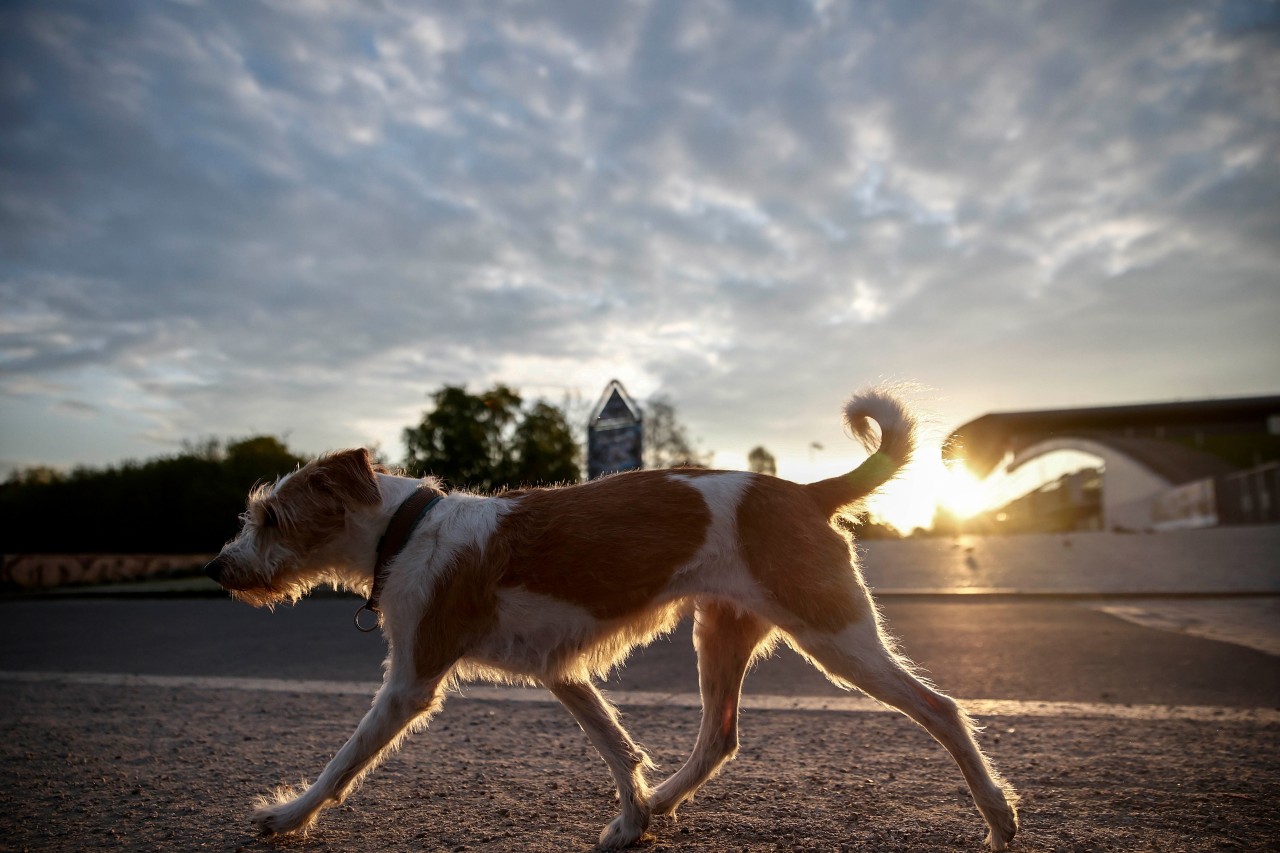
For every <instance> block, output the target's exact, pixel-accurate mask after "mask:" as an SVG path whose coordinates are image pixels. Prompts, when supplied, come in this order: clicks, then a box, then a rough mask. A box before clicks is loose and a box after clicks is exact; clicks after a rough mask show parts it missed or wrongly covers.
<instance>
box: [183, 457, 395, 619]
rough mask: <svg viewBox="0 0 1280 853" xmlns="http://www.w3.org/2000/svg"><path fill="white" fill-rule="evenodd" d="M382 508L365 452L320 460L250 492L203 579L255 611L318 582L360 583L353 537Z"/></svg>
mask: <svg viewBox="0 0 1280 853" xmlns="http://www.w3.org/2000/svg"><path fill="white" fill-rule="evenodd" d="M381 503H382V496H381V493H380V492H379V489H378V479H377V475H376V474H375V472H374V469H373V466H372V464H371V463H370V460H369V453H368V451H366V450H364V449H363V448H361V449H359V450H343V451H339V452H337V453H331V454H328V455H325V456H321V457H320V458H319V459H316V460H314V461H311V462H308V463H307V464H306V465H304V466H302V467H301V468H299V469H298V470H297V471H294V472H293V473H292V474H289V475H287V476H285V477H282V478H281V479H279V480H277V481H276V482H275V484H274V485H270V486H259V487H257V488H255V489H254V490H253V491H252V492H250V493H249V506H248V508H247V509H246V510H245V512H244V515H243V516H241V519H242V521H243V525H242V526H241V528H240V532H239V534H237V535H236V538H235V539H233V540H231V541H230V542H228V543H227V544H226V545H224V546H223V548H222V552H221V553H220V554H218V556H217V558H216V559H214V560H213V562H211V563H209V565H207V566H205V573H206V574H208V575H209V577H211V578H213V579H214V580H216V581H217V582H218V583H219V584H221V585H222V586H223V588H224V589H227V590H228V591H230V593H231V594H232V596H234V597H235V598H238V599H240V600H241V601H246V602H248V603H250V604H253V605H254V606H262V605H266V606H271V605H273V604H276V603H277V602H280V601H286V600H287V601H297V600H298V599H299V598H301V597H302V596H303V595H305V594H306V593H307V592H308V591H309V590H310V589H311V588H312V587H314V586H316V585H317V584H321V583H335V584H339V583H342V584H351V583H356V584H358V583H360V582H362V580H367V578H362V577H361V576H360V575H359V573H358V572H356V571H355V568H356V567H355V563H356V561H357V560H358V559H359V557H360V556H361V555H360V554H358V553H356V549H357V548H358V546H359V545H360V544H362V542H363V539H364V538H366V537H364V536H360V535H356V534H358V533H359V532H360V531H361V530H362V529H363V528H364V527H365V526H367V525H362V524H361V522H362V521H363V522H367V521H368V520H369V519H370V518H372V517H374V516H376V510H377V508H378V507H379V506H380V505H381Z"/></svg>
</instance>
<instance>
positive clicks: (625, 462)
mask: <svg viewBox="0 0 1280 853" xmlns="http://www.w3.org/2000/svg"><path fill="white" fill-rule="evenodd" d="M643 453H644V415H643V414H642V413H641V411H640V407H639V406H637V405H636V403H635V401H634V400H632V399H631V396H630V395H629V394H628V393H627V389H625V388H623V387H622V383H621V382H619V381H618V380H616V379H614V380H611V381H610V382H609V384H608V385H606V386H605V389H604V393H603V394H601V395H600V400H599V402H597V403H596V405H595V408H594V409H592V410H591V417H590V418H589V419H588V421H587V478H588V479H590V480H594V479H595V478H596V477H599V476H602V475H604V474H616V473H618V472H619V471H631V470H633V469H636V468H640V467H642V466H643V464H644V463H643V460H644V456H643Z"/></svg>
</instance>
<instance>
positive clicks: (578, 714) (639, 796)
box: [548, 682, 653, 850]
mask: <svg viewBox="0 0 1280 853" xmlns="http://www.w3.org/2000/svg"><path fill="white" fill-rule="evenodd" d="M548 689H550V690H551V692H552V693H554V694H555V697H556V698H557V699H559V700H560V702H561V703H562V704H563V705H564V706H565V707H566V708H568V709H569V713H571V714H573V718H574V719H575V720H577V721H578V725H580V726H582V730H583V731H584V732H586V733H587V737H588V738H589V739H590V740H591V743H592V744H593V745H594V746H595V748H596V749H597V750H599V752H600V755H601V757H602V758H604V763H605V764H607V765H609V771H610V772H611V773H612V774H613V780H614V783H615V784H617V786H618V798H619V800H621V802H622V814H620V815H619V816H618V817H617V818H616V819H615V820H614V821H613V823H611V824H609V825H608V826H606V827H605V828H604V831H603V832H602V833H600V841H599V846H600V848H601V849H602V850H619V849H621V848H623V847H627V846H629V845H631V844H634V843H635V842H636V840H637V839H639V838H640V836H641V835H643V834H644V831H645V829H646V828H647V827H648V826H649V814H650V808H649V785H648V783H647V782H646V781H645V777H644V771H645V768H651V767H653V762H652V761H650V760H649V756H648V755H647V754H646V753H645V751H644V749H643V748H641V747H640V746H639V745H638V744H636V742H635V741H633V740H632V739H631V736H630V735H628V734H627V732H626V730H625V729H623V728H622V724H621V723H619V722H618V712H617V711H616V710H615V709H614V707H613V706H612V705H610V704H609V703H608V701H606V700H605V698H604V697H603V696H601V695H600V691H599V690H596V688H595V687H594V686H593V685H591V684H587V683H585V682H562V683H560V684H550V685H548Z"/></svg>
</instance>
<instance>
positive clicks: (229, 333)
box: [0, 0, 1280, 462]
mask: <svg viewBox="0 0 1280 853" xmlns="http://www.w3.org/2000/svg"><path fill="white" fill-rule="evenodd" d="M1274 10H1275V7H1274V5H1271V4H1264V3H1224V4H1219V5H1216V6H1215V5H1205V4H1199V3H1162V4H1126V3H1114V4H1037V3H1026V4H1015V5H1010V4H1007V3H986V2H969V3H963V4H942V5H938V6H919V7H916V6H908V5H906V4H899V3H875V2H865V3H849V4H825V3H800V2H797V3H767V4H761V3H727V2H726V3H700V4H696V5H689V4H678V3H671V2H653V3H641V4H598V3H587V2H584V3H578V4H555V5H551V6H537V5H524V4H513V5H511V6H510V7H490V6H486V7H485V8H483V9H481V8H478V7H473V6H469V5H466V4H462V5H456V6H430V7H423V6H421V5H420V4H411V3H389V4H384V5H382V6H379V8H378V9H377V10H376V11H374V10H373V7H369V6H366V5H365V4H359V3H341V2H335V3H308V4H277V3H267V4H256V5H251V6H242V5H237V4H191V5H185V4H165V5H156V4H148V3H130V2H122V3H113V4H111V6H110V7H109V8H108V7H103V6H101V5H100V4H93V3H87V2H69V0H59V2H52V3H30V4H10V5H9V6H7V7H6V9H5V10H4V11H3V12H0V16H2V19H0V31H2V32H3V33H4V35H3V40H4V43H3V50H0V109H3V112H4V115H5V116H6V119H7V121H6V124H7V125H8V126H9V127H10V128H11V131H10V132H8V133H6V134H4V135H3V137H0V257H3V260H2V261H0V299H2V300H3V302H4V305H5V312H4V315H5V316H4V320H3V322H2V323H0V394H4V395H6V396H5V397H4V399H8V400H10V401H13V400H17V399H18V395H22V397H21V398H22V399H23V400H24V401H25V402H24V403H23V406H24V407H26V408H24V411H26V412H29V413H30V414H29V423H31V424H38V423H42V422H44V421H51V419H56V418H58V417H61V416H62V415H64V414H71V413H67V412H66V406H65V405H63V404H61V403H60V401H64V400H68V399H74V400H76V401H78V402H79V403H82V404H83V405H84V406H86V407H94V408H96V409H97V410H98V411H99V412H101V413H102V417H104V418H107V417H111V416H112V413H113V412H114V413H116V414H117V415H119V418H120V422H121V423H125V422H127V423H130V424H135V423H137V424H141V426H139V427H138V428H137V429H136V431H135V435H137V436H143V435H145V436H148V438H146V439H143V438H138V439H137V442H138V443H137V445H136V446H137V447H138V448H139V449H138V450H137V451H135V455H145V454H146V453H147V452H148V451H147V450H146V448H148V447H152V446H159V445H155V444H154V442H155V441H156V440H157V439H158V437H164V436H167V437H169V438H168V439H166V440H168V441H170V442H172V443H176V442H178V441H180V440H181V439H182V438H188V437H191V436H193V435H205V434H210V433H213V434H220V435H231V434H243V433H245V432H246V431H249V430H254V431H269V432H286V431H287V432H289V433H290V435H292V436H294V439H293V440H294V441H295V442H296V443H297V444H299V445H300V446H301V447H303V448H305V449H309V450H319V449H322V448H324V447H330V446H338V445H344V444H352V443H356V442H360V441H370V440H378V441H381V442H382V443H383V444H384V446H387V447H388V449H389V450H391V451H392V455H395V453H398V452H399V449H398V447H394V448H393V447H391V445H393V444H394V442H395V441H396V440H397V437H398V426H397V424H399V425H404V424H407V423H409V422H411V420H412V419H414V418H416V417H417V415H418V413H419V411H420V409H421V407H422V406H423V405H424V404H425V395H426V394H427V392H429V391H430V390H432V389H433V388H435V387H438V386H439V385H440V384H441V383H443V382H464V381H470V382H472V383H473V384H477V385H478V384H482V383H484V382H489V381H497V380H502V379H506V380H508V381H510V378H511V377H513V376H514V377H519V378H520V379H521V381H522V382H524V383H527V386H528V387H530V388H539V387H541V388H546V389H548V393H551V394H553V395H554V394H555V393H556V389H559V388H562V387H564V386H567V385H573V386H574V387H575V388H577V389H578V390H579V392H580V393H581V394H583V395H585V396H587V397H593V396H594V394H595V393H596V392H597V390H598V388H597V386H603V384H604V382H605V381H606V380H607V379H609V378H612V377H613V376H619V377H620V378H622V379H624V381H627V382H628V385H629V386H630V387H631V389H632V390H633V391H634V392H636V393H638V394H640V395H641V396H644V395H646V394H647V393H650V392H652V391H656V390H660V389H661V390H664V391H666V392H667V393H669V394H670V395H671V396H672V397H673V398H674V399H676V400H677V401H678V402H679V403H680V405H681V409H682V411H683V412H684V413H685V415H686V417H687V418H688V419H689V420H690V421H691V422H692V423H693V425H694V427H695V432H697V433H699V434H702V435H703V436H704V438H705V439H706V441H707V443H708V444H710V445H712V446H713V447H715V448H717V449H722V450H726V451H731V452H737V451H745V448H746V447H749V446H753V445H755V444H758V443H761V442H764V443H766V444H772V445H774V446H776V445H778V444H781V443H788V442H789V443H791V444H795V445H796V446H797V447H800V448H803V447H805V446H807V444H808V443H809V442H810V441H812V440H815V439H821V440H823V441H824V442H833V441H838V440H839V439H838V432H837V431H838V420H837V418H836V416H835V415H833V414H832V413H833V412H835V411H836V409H837V406H838V403H839V400H840V398H841V397H842V396H843V395H844V394H845V393H847V392H848V391H849V390H851V389H852V387H853V386H856V385H859V384H863V383H864V382H865V381H868V380H874V379H876V378H877V377H880V376H887V377H892V378H915V379H921V380H923V381H924V382H926V383H927V384H930V385H933V386H935V387H938V388H945V389H950V390H949V391H948V392H946V399H948V400H950V402H946V403H944V404H943V408H944V415H945V416H949V417H952V418H957V419H958V418H961V417H972V416H974V415H977V414H981V413H982V412H983V411H986V410H988V409H989V408H994V407H997V406H1003V407H1019V406H1022V405H1027V406H1031V405H1068V404H1072V403H1076V402H1079V403H1091V402H1102V401H1109V400H1129V399H1131V398H1134V397H1138V398H1147V399H1150V398H1159V397H1175V396H1187V395H1192V396H1194V395H1200V394H1209V393H1213V394H1218V393H1221V394H1233V393H1262V392H1266V391H1273V390H1274V383H1273V380H1272V379H1270V378H1269V377H1271V376H1274V374H1275V368H1276V367H1280V364H1278V359H1277V356H1276V353H1275V349H1274V344H1273V343H1272V342H1271V338H1272V334H1271V333H1270V332H1269V331H1268V329H1273V328H1274V327H1275V325H1276V322H1275V321H1276V320H1277V319H1280V317H1277V302H1278V300H1277V299H1276V295H1275V289H1274V277H1273V275H1272V274H1271V273H1270V272H1269V271H1270V270H1274V268H1275V263H1276V261H1277V257H1276V255H1277V252H1278V251H1280V250H1278V249H1277V248H1276V244H1275V240H1274V234H1276V233H1277V232H1278V231H1280V221H1277V220H1278V218H1280V212H1278V211H1280V208H1277V207H1276V205H1275V204H1274V203H1272V199H1274V198H1275V196H1276V190H1277V183H1280V181H1278V177H1280V176H1278V175H1277V168H1276V163H1277V150H1276V148H1277V142H1276V139H1277V138H1280V137H1278V136H1277V134H1276V128H1277V124H1278V120H1280V109H1278V108H1277V107H1276V105H1275V103H1274V102H1273V101H1274V99H1269V98H1267V97H1265V93H1267V92H1268V91H1270V90H1273V89H1274V88H1275V86H1274V85H1271V84H1275V83H1277V82H1280V60H1278V59H1277V57H1278V56H1280V51H1277V50H1276V48H1277V47H1278V46H1280V45H1278V44H1277V41H1278V40H1280V36H1278V32H1280V31H1278V29H1277V15H1276V14H1275V11H1274ZM1117 363H1121V364H1123V365H1124V369H1123V370H1114V369H1110V370H1109V369H1107V368H1106V365H1114V364H1117ZM1170 364H1172V365H1174V367H1171V366H1170ZM87 376H99V377H100V376H109V377H111V382H110V383H109V384H110V387H111V389H112V391H111V394H110V395H106V394H103V395H101V396H94V394H93V393H92V390H91V389H90V393H88V394H84V393H82V392H83V391H84V390H85V389H84V388H83V387H82V386H84V385H85V384H86V379H85V377H87ZM33 383H45V384H47V385H49V386H60V387H63V388H65V387H75V388H76V389H77V393H76V395H75V396H74V397H70V396H68V395H67V393H66V392H65V391H64V390H55V389H53V388H52V387H51V390H49V391H47V392H41V393H40V394H36V395H35V396H32V391H31V389H32V388H34V387H37V386H36V385H35V384H33ZM40 400H43V401H44V403H43V409H41V408H40V406H41V404H40V403H39V401H40ZM88 411H89V410H88V409H84V410H80V411H79V412H77V413H75V414H74V416H75V417H77V418H79V419H80V420H82V421H83V420H85V418H86V415H87V413H88ZM41 419H44V421H42V420H41ZM26 422H27V421H24V423H26ZM148 442H151V444H148ZM118 446H119V445H112V449H113V450H114V449H115V448H116V447H118ZM32 447H34V445H31V444H30V443H24V439H23V438H22V437H20V436H19V437H6V439H5V445H4V448H3V451H2V452H0V456H3V457H4V458H6V459H23V458H30V457H32V456H33V455H34V454H35V453H36V451H35V450H33V449H30V448H32ZM24 448H27V449H24ZM735 449H736V450H735ZM39 452H40V453H50V452H55V451H50V450H49V449H47V448H43V449H41V450H40V451H39ZM103 452H106V451H105V450H103ZM56 453H58V454H61V458H60V459H55V460H52V461H95V462H100V461H109V460H104V459H99V458H86V454H89V455H92V454H93V450H92V442H91V441H87V442H85V443H84V445H82V446H76V447H72V446H68V447H66V448H64V449H61V450H57V451H56Z"/></svg>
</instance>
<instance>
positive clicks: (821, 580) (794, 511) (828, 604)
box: [737, 477, 868, 633]
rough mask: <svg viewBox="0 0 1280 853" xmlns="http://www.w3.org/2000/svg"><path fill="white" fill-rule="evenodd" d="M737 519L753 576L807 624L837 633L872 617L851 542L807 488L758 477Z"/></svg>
mask: <svg viewBox="0 0 1280 853" xmlns="http://www.w3.org/2000/svg"><path fill="white" fill-rule="evenodd" d="M737 520H738V537H739V541H740V547H741V549H742V556H743V558H744V559H745V560H746V563H747V569H748V570H749V571H750V572H751V575H752V577H754V578H755V579H756V581H757V582H758V583H759V584H760V585H761V586H762V587H764V588H765V589H766V590H768V591H769V592H770V593H771V594H772V595H773V597H774V599H775V600H776V601H777V602H778V603H779V604H780V605H782V606H783V607H784V608H786V609H787V610H788V611H790V612H791V613H794V614H795V615H796V616H797V617H799V619H800V620H801V621H802V622H803V623H805V624H807V625H808V626H809V627H812V628H814V629H816V630H819V631H825V632H829V633H835V632H837V631H839V630H840V629H842V628H844V627H845V626H846V625H848V624H849V623H851V622H853V621H855V620H857V619H860V618H863V617H865V616H867V615H868V612H867V606H866V596H865V595H864V594H863V593H862V591H861V590H860V589H859V587H858V583H857V579H856V577H855V575H854V568H853V565H852V561H853V554H852V553H851V550H850V543H849V541H848V540H847V539H845V537H844V536H842V535H841V534H840V533H838V532H836V531H835V530H834V529H833V528H832V527H831V525H830V524H828V523H827V520H826V519H825V518H824V517H822V516H821V515H820V514H819V513H818V512H817V511H816V507H815V506H814V503H813V501H812V500H810V499H809V496H808V495H807V494H806V493H805V491H804V489H803V487H800V486H797V485H795V484H794V483H790V482H787V481H786V480H778V479H774V478H771V477H759V478H756V479H755V480H753V481H752V483H751V487H750V488H749V489H748V490H747V492H746V494H745V495H743V498H742V503H741V504H739V506H738V519H737ZM783 627H786V626H783Z"/></svg>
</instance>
